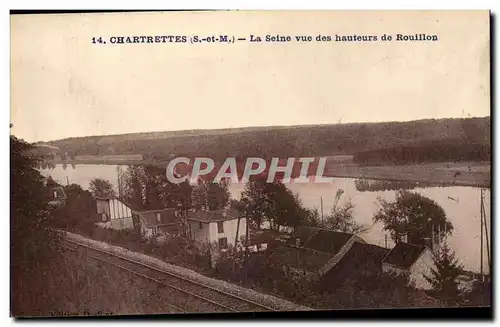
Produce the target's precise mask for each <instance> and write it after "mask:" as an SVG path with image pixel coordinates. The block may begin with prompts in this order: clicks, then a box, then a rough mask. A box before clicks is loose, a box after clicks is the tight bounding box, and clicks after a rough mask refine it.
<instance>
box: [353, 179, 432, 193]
mask: <svg viewBox="0 0 500 327" xmlns="http://www.w3.org/2000/svg"><path fill="white" fill-rule="evenodd" d="M354 185H356V190H357V191H359V192H375V191H391V190H392V191H397V190H401V189H405V190H413V189H415V188H422V187H432V186H436V185H435V184H431V183H425V182H413V181H384V180H372V179H364V178H357V179H356V180H355V181H354Z"/></svg>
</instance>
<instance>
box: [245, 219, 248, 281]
mask: <svg viewBox="0 0 500 327" xmlns="http://www.w3.org/2000/svg"><path fill="white" fill-rule="evenodd" d="M245 220H246V226H245V229H246V230H245V284H246V282H247V277H248V214H245Z"/></svg>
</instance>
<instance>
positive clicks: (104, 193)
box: [89, 178, 116, 198]
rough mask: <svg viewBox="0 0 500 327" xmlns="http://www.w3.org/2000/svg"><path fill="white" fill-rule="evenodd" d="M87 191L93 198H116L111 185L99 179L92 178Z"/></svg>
mask: <svg viewBox="0 0 500 327" xmlns="http://www.w3.org/2000/svg"><path fill="white" fill-rule="evenodd" d="M89 190H90V192H91V193H92V195H93V196H95V197H101V198H109V197H114V196H116V193H115V190H114V188H113V184H111V183H110V182H109V181H107V180H105V179H101V178H94V179H93V180H92V181H90V185H89Z"/></svg>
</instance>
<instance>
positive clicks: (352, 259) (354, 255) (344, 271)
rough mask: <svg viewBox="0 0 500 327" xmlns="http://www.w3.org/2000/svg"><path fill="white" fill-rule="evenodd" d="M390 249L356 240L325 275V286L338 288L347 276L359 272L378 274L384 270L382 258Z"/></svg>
mask: <svg viewBox="0 0 500 327" xmlns="http://www.w3.org/2000/svg"><path fill="white" fill-rule="evenodd" d="M389 252H390V250H389V249H386V248H383V247H380V246H378V245H375V244H368V243H361V242H354V244H353V245H352V247H351V248H350V249H349V251H348V252H347V253H346V254H345V255H344V256H343V257H342V259H341V260H340V261H339V262H338V263H337V264H336V265H335V266H334V267H333V268H332V269H330V271H328V272H327V273H326V274H325V276H324V277H323V283H324V285H325V287H328V288H333V289H334V288H336V287H338V286H340V285H341V284H342V283H343V281H344V280H346V279H347V278H356V277H355V276H357V275H358V274H362V275H365V276H366V275H377V274H378V273H379V272H381V270H382V260H383V259H384V258H385V256H386V255H387V254H388V253H389Z"/></svg>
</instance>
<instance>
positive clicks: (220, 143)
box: [45, 117, 491, 160]
mask: <svg viewBox="0 0 500 327" xmlns="http://www.w3.org/2000/svg"><path fill="white" fill-rule="evenodd" d="M490 131H491V123H490V117H484V118H463V119H462V118H450V119H427V120H418V121H410V122H384V123H355V124H332V125H308V126H277V127H249V128H234V129H218V130H187V131H170V132H150V133H136V134H121V135H106V136H89V137H76V138H68V139H62V140H57V141H51V142H46V143H45V144H46V145H50V146H54V147H57V148H59V152H60V153H62V154H64V153H67V154H68V155H69V156H77V155H109V154H142V155H143V156H144V158H145V159H156V160H168V159H169V158H171V156H187V157H194V156H208V157H211V158H213V159H215V160H224V159H225V158H226V157H228V156H236V157H248V156H258V157H264V158H269V157H298V156H327V155H346V154H357V153H361V152H364V153H370V151H374V150H380V149H388V148H391V149H394V148H398V147H403V146H410V145H411V146H418V145H419V144H422V145H425V146H426V147H427V146H428V145H432V144H434V143H436V144H438V143H439V144H442V143H443V142H444V143H446V144H453V145H454V148H457V147H458V148H460V146H461V145H468V146H469V147H470V146H471V145H472V146H474V145H476V144H477V145H481V146H486V147H487V148H489V145H490V133H491V132H490ZM363 158H364V157H363Z"/></svg>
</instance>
